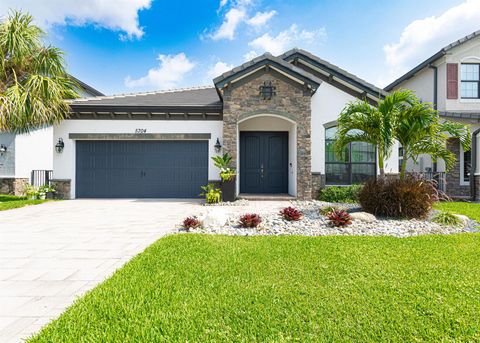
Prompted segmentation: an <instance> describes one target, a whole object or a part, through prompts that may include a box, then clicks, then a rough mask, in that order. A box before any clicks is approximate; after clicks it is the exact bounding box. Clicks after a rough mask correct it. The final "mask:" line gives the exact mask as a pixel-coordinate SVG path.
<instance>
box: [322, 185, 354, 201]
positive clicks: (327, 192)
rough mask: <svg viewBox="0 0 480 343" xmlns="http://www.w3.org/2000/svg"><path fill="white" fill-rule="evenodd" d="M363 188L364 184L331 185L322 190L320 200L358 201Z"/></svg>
mask: <svg viewBox="0 0 480 343" xmlns="http://www.w3.org/2000/svg"><path fill="white" fill-rule="evenodd" d="M361 189H362V185H351V186H329V187H325V188H323V189H321V190H320V192H319V194H318V200H321V201H326V202H343V203H356V202H358V193H359V192H360V190H361Z"/></svg>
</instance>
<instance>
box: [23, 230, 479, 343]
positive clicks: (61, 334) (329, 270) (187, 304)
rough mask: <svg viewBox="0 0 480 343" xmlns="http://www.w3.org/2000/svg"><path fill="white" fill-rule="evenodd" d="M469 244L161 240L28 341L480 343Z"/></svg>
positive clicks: (466, 239)
mask: <svg viewBox="0 0 480 343" xmlns="http://www.w3.org/2000/svg"><path fill="white" fill-rule="evenodd" d="M479 261H480V234H462V235H453V236H423V237H416V238H404V239H399V238H393V237H318V238H309V237H226V236H207V235H174V236H168V237H165V238H162V239H160V240H159V241H157V242H156V243H155V244H153V245H152V246H150V247H149V248H148V249H147V250H146V251H145V252H144V253H142V254H140V255H138V256H137V257H135V258H134V259H133V260H132V261H131V262H130V263H128V264H127V265H126V266H125V267H124V268H122V269H121V270H119V271H118V272H117V273H115V274H114V276H113V277H112V278H110V279H109V280H107V281H106V282H104V283H103V284H101V285H100V286H98V287H97V288H96V289H94V290H93V291H91V292H90V293H88V294H87V295H86V296H85V297H83V298H81V299H79V300H78V301H77V302H76V303H75V304H74V305H73V306H72V307H71V308H70V309H68V310H67V311H66V312H65V313H64V314H63V315H62V316H61V317H60V318H59V319H58V320H55V321H54V322H52V323H51V324H50V325H48V326H47V327H46V328H44V329H43V330H42V331H41V332H40V333H39V334H38V335H37V336H35V337H33V338H31V339H30V340H29V342H213V341H218V342H219V341H227V342H251V341H262V342H264V341H266V342H274V341H275V342H282V341H299V342H308V341H327V342H332V341H350V342H371V341H389V342H411V341H429V342H435V341H436V342H439V341H452V342H453V341H457V342H460V341H471V342H473V341H479V340H480V316H479V313H480V277H479V275H480V263H479Z"/></svg>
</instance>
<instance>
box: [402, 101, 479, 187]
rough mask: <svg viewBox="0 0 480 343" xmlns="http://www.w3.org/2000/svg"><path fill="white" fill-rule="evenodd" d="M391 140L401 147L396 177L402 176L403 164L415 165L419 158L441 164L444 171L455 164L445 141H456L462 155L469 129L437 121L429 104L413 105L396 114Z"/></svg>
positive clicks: (418, 103) (467, 142)
mask: <svg viewBox="0 0 480 343" xmlns="http://www.w3.org/2000/svg"><path fill="white" fill-rule="evenodd" d="M395 138H396V139H397V140H398V142H399V143H400V144H401V145H402V147H403V153H404V158H403V162H402V166H401V170H400V177H401V178H403V177H404V176H405V171H406V167H407V160H408V159H412V160H413V161H416V160H417V159H418V156H419V155H420V154H428V155H430V156H431V157H432V159H433V160H437V159H439V158H441V159H443V160H444V161H445V165H446V169H447V170H448V169H450V168H452V167H453V165H454V164H455V155H454V154H453V153H452V152H451V151H449V150H448V149H447V147H446V145H447V144H446V143H447V140H448V139H449V138H459V139H460V142H461V144H462V145H463V148H464V150H465V151H468V150H470V145H471V137H470V129H469V128H468V127H467V126H465V125H463V124H460V123H454V122H450V121H441V120H440V117H439V115H438V112H437V111H436V110H434V109H433V108H432V106H431V104H429V103H421V102H420V101H419V100H418V99H417V98H415V101H414V102H413V103H412V104H411V105H410V106H408V107H407V108H405V109H403V110H402V111H400V112H399V113H398V120H397V124H396V128H395Z"/></svg>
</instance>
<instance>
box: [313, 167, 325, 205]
mask: <svg viewBox="0 0 480 343" xmlns="http://www.w3.org/2000/svg"><path fill="white" fill-rule="evenodd" d="M322 188H325V174H321V173H312V198H313V199H317V198H318V193H319V192H320V190H321V189H322Z"/></svg>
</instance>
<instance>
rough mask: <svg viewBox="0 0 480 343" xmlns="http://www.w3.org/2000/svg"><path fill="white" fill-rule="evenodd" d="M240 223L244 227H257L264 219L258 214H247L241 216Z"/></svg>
mask: <svg viewBox="0 0 480 343" xmlns="http://www.w3.org/2000/svg"><path fill="white" fill-rule="evenodd" d="M239 222H240V225H241V226H242V227H257V226H258V225H260V223H261V222H262V218H261V217H260V216H259V215H258V214H256V213H247V214H244V215H241V216H240V220H239Z"/></svg>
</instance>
